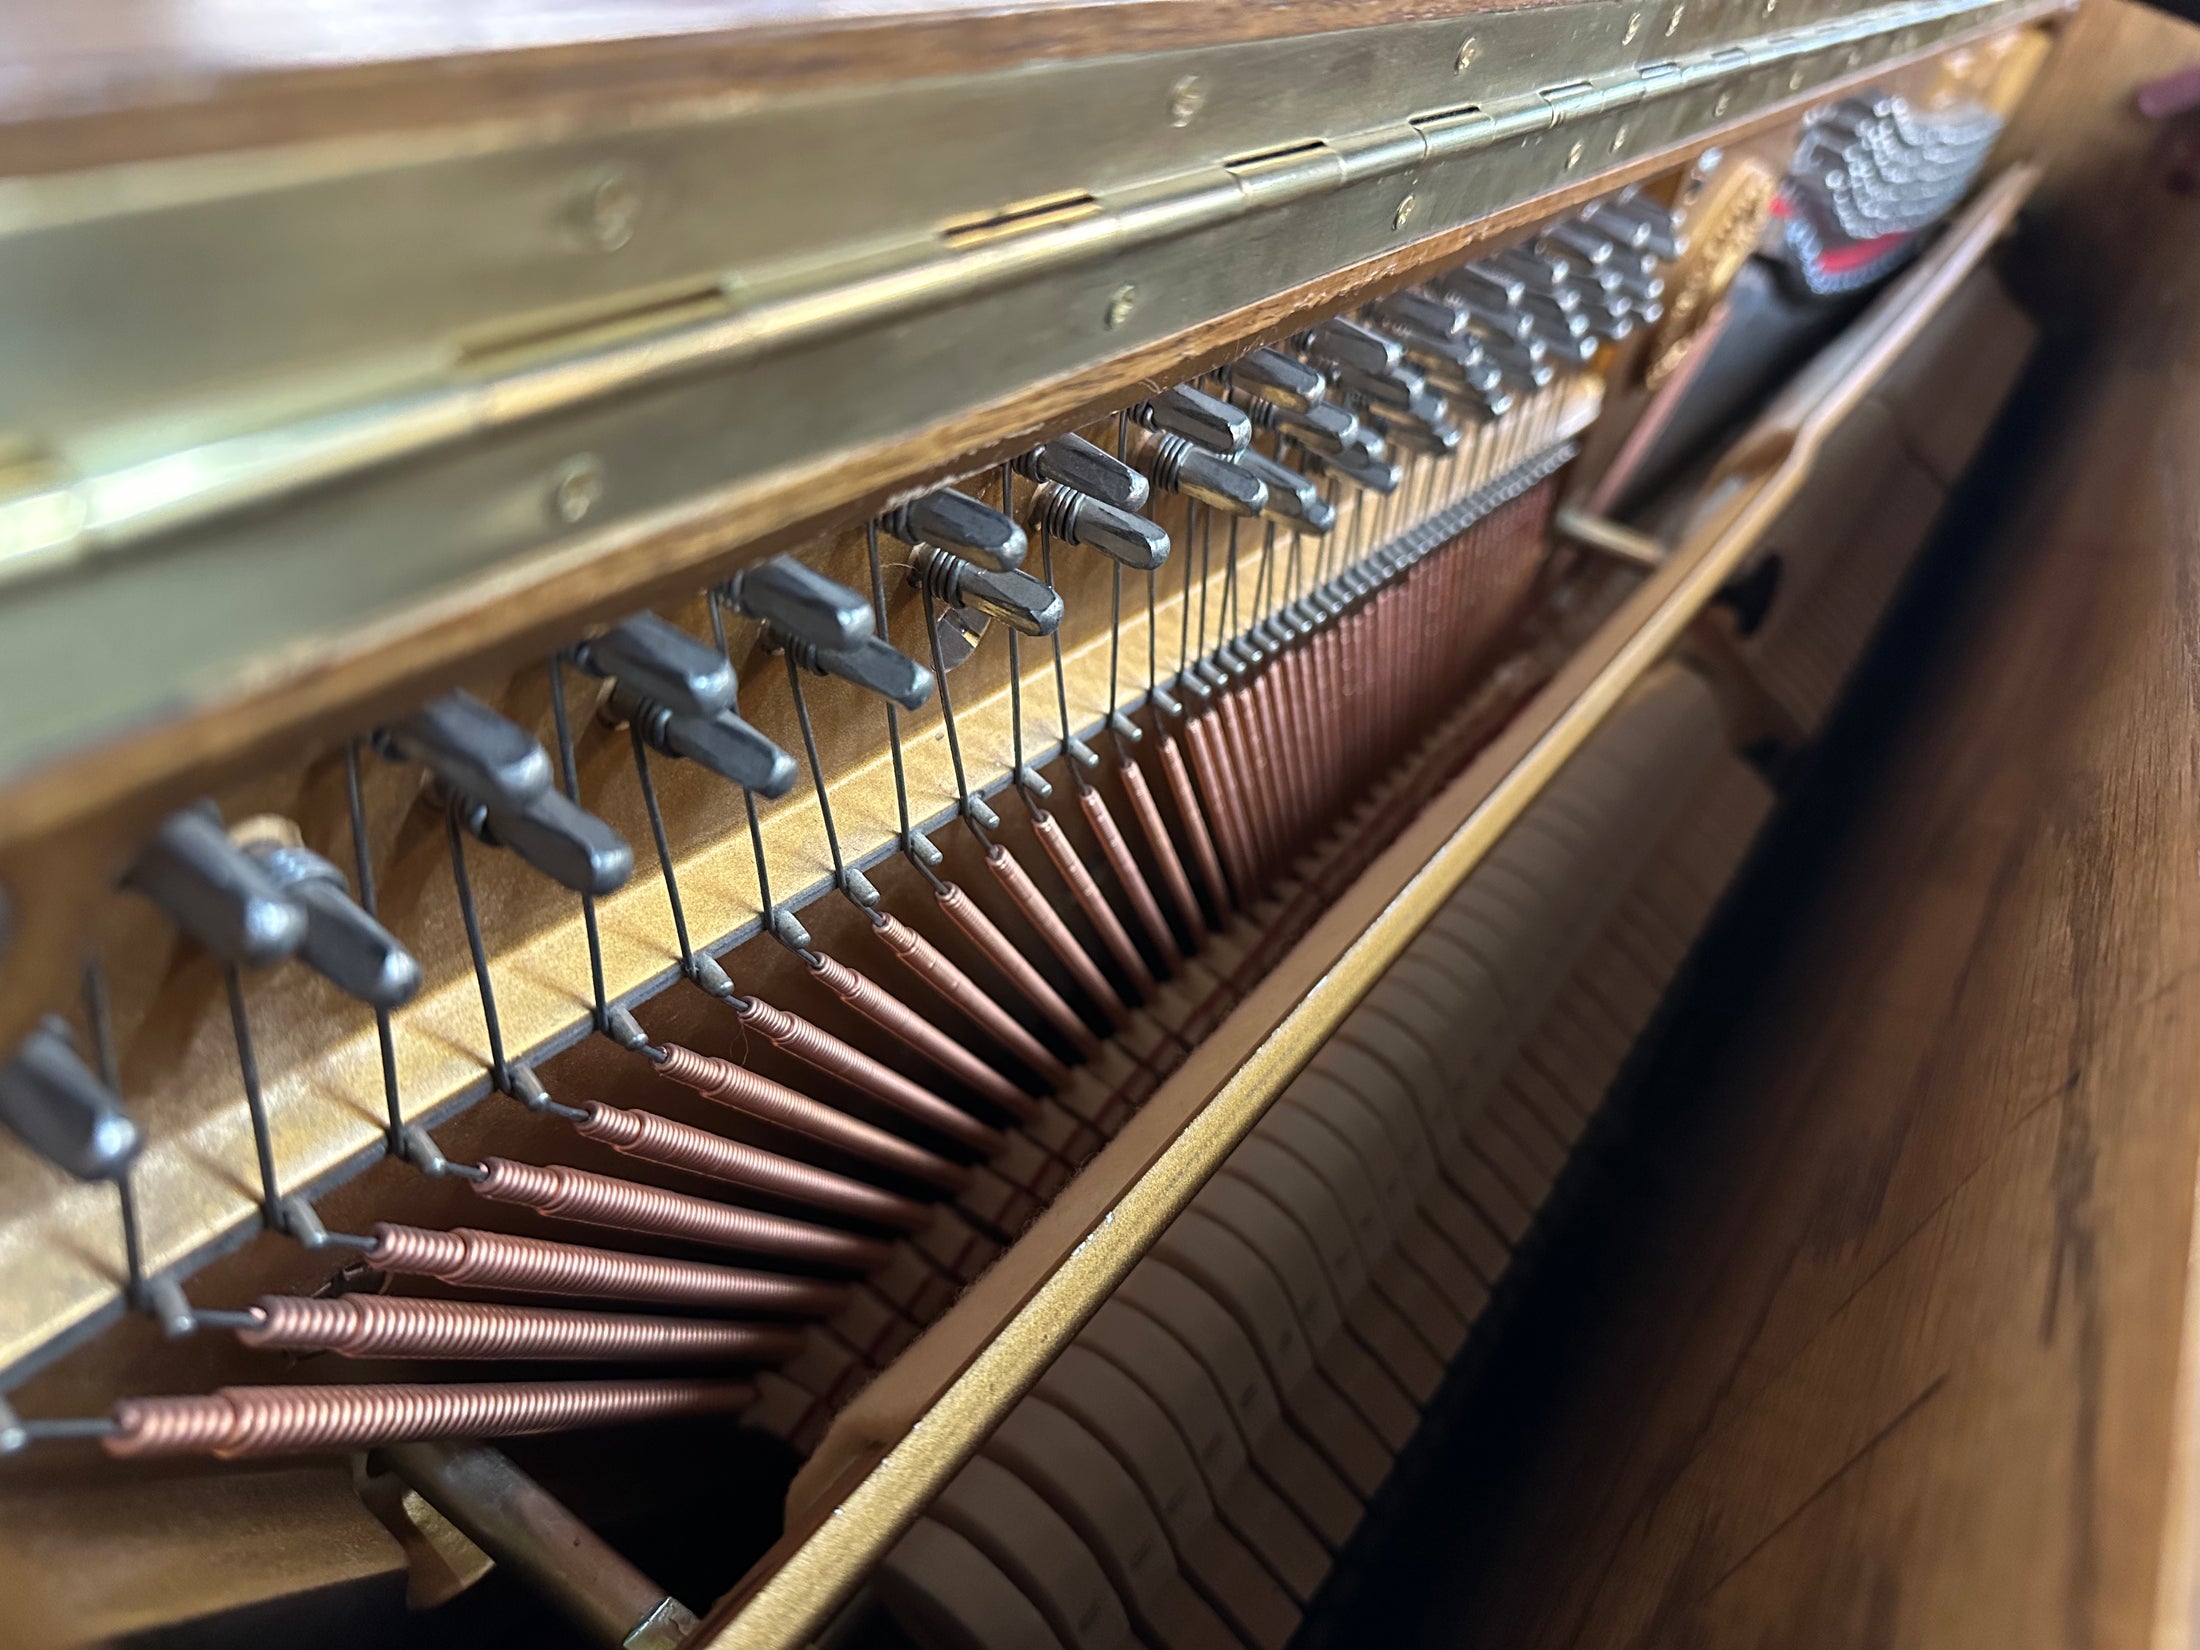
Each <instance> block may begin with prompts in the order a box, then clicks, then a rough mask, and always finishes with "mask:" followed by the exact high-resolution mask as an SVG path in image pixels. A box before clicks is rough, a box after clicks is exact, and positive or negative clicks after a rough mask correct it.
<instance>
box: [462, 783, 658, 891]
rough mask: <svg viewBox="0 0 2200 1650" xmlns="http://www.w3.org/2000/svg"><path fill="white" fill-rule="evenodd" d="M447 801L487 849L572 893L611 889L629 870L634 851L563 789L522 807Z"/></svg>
mask: <svg viewBox="0 0 2200 1650" xmlns="http://www.w3.org/2000/svg"><path fill="white" fill-rule="evenodd" d="M452 800H453V803H454V805H455V807H456V808H457V811H458V820H459V823H460V824H461V825H463V826H465V827H466V829H467V830H469V831H471V832H472V833H473V834H474V835H475V836H477V837H479V838H480V839H481V840H482V841H483V842H486V843H488V844H489V846H490V847H492V848H509V849H510V850H511V851H512V852H513V853H515V854H517V855H518V856H519V857H520V858H521V859H523V860H525V861H526V862H527V863H528V864H529V865H531V866H533V867H534V868H535V869H536V870H538V871H540V872H541V873H542V874H543V875H544V876H546V877H548V878H549V879H550V880H551V881H552V882H555V883H557V884H558V885H559V886H560V887H563V888H570V889H572V890H573V892H574V893H576V894H591V895H595V896H598V897H600V896H602V895H605V894H610V893H615V892H616V891H617V890H618V889H620V888H621V887H623V886H624V885H625V883H626V879H627V878H628V877H629V876H630V875H632V874H633V871H634V850H633V849H632V848H629V847H628V846H627V844H626V839H625V838H624V837H622V836H620V835H619V833H618V832H616V831H614V830H613V829H612V828H611V827H610V826H608V825H606V824H605V823H604V822H603V821H602V820H600V819H598V818H597V817H596V816H595V815H594V814H592V813H590V812H588V810H587V809H585V808H583V807H582V806H581V805H580V804H579V803H577V802H575V801H573V800H572V799H571V798H569V797H568V796H567V795H566V794H565V793H564V792H563V791H560V790H548V791H545V792H543V793H542V795H540V796H538V797H536V798H535V800H534V801H532V802H530V803H528V804H527V806H526V807H524V808H494V807H491V806H489V805H488V804H487V803H483V802H477V801H475V800H473V799H472V798H471V797H455V796H454V797H453V799H452Z"/></svg>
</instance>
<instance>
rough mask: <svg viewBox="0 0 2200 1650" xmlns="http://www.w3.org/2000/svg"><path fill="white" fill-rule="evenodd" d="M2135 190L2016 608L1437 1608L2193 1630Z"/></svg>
mask: <svg viewBox="0 0 2200 1650" xmlns="http://www.w3.org/2000/svg"><path fill="white" fill-rule="evenodd" d="M2122 187H2124V188H2125V189H2127V190H2130V191H2134V192H2137V191H2145V192H2146V193H2145V194H2144V196H2143V201H2144V205H2145V207H2146V209H2147V210H2148V212H2149V213H2150V214H2151V217H2152V220H2153V224H2154V227H2155V228H2156V229H2157V231H2158V235H2157V237H2156V238H2155V240H2154V242H2153V245H2152V247H2151V249H2150V248H2148V247H2146V246H2144V245H2140V246H2135V247H2133V248H2131V249H2130V250H2131V251H2132V253H2133V254H2134V256H2133V257H2132V260H2131V262H2130V263H2129V264H2127V266H2126V268H2127V272H2128V276H2129V285H2128V287H2127V290H2126V293H2125V301H2124V303H2123V305H2122V307H2121V309H2120V310H2119V312H2118V313H2117V314H2116V315H2115V316H2114V324H2113V326H2112V327H2110V328H2109V329H2108V330H2107V332H2106V334H2105V336H2104V337H2103V339H2102V341H2101V348H2100V351H2099V353H2098V355H2097V357H2096V358H2095V359H2094V360H2093V362H2092V363H2091V365H2090V367H2089V369H2088V371H2087V373H2086V375H2085V376H2084V378H2083V379H2082V381H2081V386H2082V387H2080V388H2079V389H2077V390H2076V391H2074V392H2073V395H2072V397H2071V399H2070V402H2069V404H2068V405H2067V407H2066V409H2065V411H2066V414H2067V417H2066V419H2065V420H2064V421H2062V422H2061V423H2060V426H2059V428H2060V434H2059V435H2058V437H2057V440H2056V443H2055V446H2054V449H2053V452H2052V455H2051V457H2050V459H2049V461H2048V462H2046V463H2044V464H2041V465H2039V466H2037V467H2035V468H2033V469H2032V470H2031V472H2030V473H2028V474H2027V475H2025V476H2024V477H2023V478H2022V491H2021V493H2020V494H2019V496H2018V498H2017V499H2016V501H2015V503H2014V505H2013V507H2012V508H2011V509H2010V511H2009V513H2008V517H2007V519H2008V521H2009V522H2010V523H2011V524H2012V525H2011V528H2010V531H2009V533H2008V536H2007V540H2006V542H2004V543H2002V544H2001V545H2000V546H1999V548H1998V550H1997V551H1996V552H1995V553H1994V559H1993V561H1992V562H1991V564H1990V574H1989V576H1988V578H1987V580H1986V582H1985V586H1984V588H1985V599H1984V600H1983V602H1982V605H1981V610H1980V611H1979V612H1978V613H1977V614H1976V615H1975V618H1974V619H1973V620H1971V621H1970V622H1967V623H1965V624H1963V625H1962V626H1961V628H1960V630H1959V634H1960V635H1961V638H1962V640H1961V644H1960V646H1959V647H1958V648H1957V649H1956V650H1955V651H1954V652H1953V654H1952V656H1951V657H1950V658H1949V659H1948V660H1947V662H1946V664H1945V665H1944V666H1943V667H1941V668H1938V669H1937V670H1936V671H1935V672H1934V673H1932V675H1931V676H1930V677H1929V679H1928V682H1927V684H1926V686H1925V688H1924V689H1923V690H1922V691H1921V693H1920V695H1919V702H1920V704H1921V705H1929V706H1930V708H1929V709H1921V710H1920V711H1918V712H1917V713H1916V714H1915V715H1914V716H1913V717H1912V718H1911V720H1910V722H1909V723H1908V727H1907V731H1906V733H1905V735H1904V737H1903V739H1902V740H1901V742H1900V743H1899V744H1898V746H1897V747H1896V748H1895V750H1894V751H1893V752H1892V753H1891V754H1890V757H1889V759H1888V761H1887V763H1886V765H1885V767H1884V768H1883V769H1881V770H1880V771H1879V774H1878V776H1877V777H1876V778H1875V780H1874V781H1873V783H1872V786H1871V790H1870V793H1869V796H1868V798H1867V799H1866V800H1865V801H1864V803H1863V806H1862V813H1861V825H1860V828H1859V829H1858V830H1857V831H1855V832H1854V833H1853V834H1852V835H1851V836H1849V837H1848V838H1847V839H1845V841H1844V844H1843V846H1842V848H1841V850H1840V853H1839V856H1838V858H1837V860H1836V862H1835V863H1834V865H1833V866H1832V867H1831V869H1830V872H1829V874H1828V876H1827V878H1826V880H1825V882H1824V884H1823V889H1822V892H1821V894H1820V896H1819V897H1817V898H1816V899H1814V901H1813V902H1812V903H1811V904H1810V905H1809V906H1808V908H1807V909H1805V910H1804V911H1803V912H1802V914H1801V917H1800V920H1798V921H1797V922H1796V924H1795V925H1794V927H1793V929H1792V931H1791V935H1790V944H1789V948H1788V949H1787V951H1786V952H1785V954H1784V955H1783V956H1781V958H1780V959H1779V960H1778V962H1777V965H1776V968H1775V973H1774V977H1773V979H1772V981H1771V982H1770V984H1769V985H1768V987H1767V988H1766V990H1765V993H1764V994H1763V996H1762V997H1761V998H1760V999H1759V1001H1760V1002H1761V1003H1762V1004H1763V1005H1764V1006H1763V1007H1762V1009H1761V1011H1760V1012H1759V1013H1758V1014H1757V1015H1756V1016H1755V1017H1754V1019H1753V1021H1752V1023H1751V1024H1750V1025H1749V1026H1748V1028H1747V1030H1746V1032H1745V1033H1744V1034H1743V1036H1742V1037H1741V1038H1740V1039H1738V1041H1737V1042H1736V1043H1735V1044H1734V1045H1732V1046H1730V1047H1729V1048H1728V1049H1727V1050H1726V1051H1725V1052H1724V1053H1723V1054H1722V1056H1721V1058H1720V1059H1719V1061H1718V1063H1717V1065H1716V1067H1715V1069H1714V1070H1713V1071H1712V1072H1710V1073H1707V1074H1706V1081H1707V1083H1708V1088H1707V1091H1706V1092H1705V1094H1704V1096H1703V1100H1702V1112H1701V1115H1702V1117H1703V1118H1704V1119H1706V1122H1705V1124H1704V1126H1702V1127H1699V1128H1696V1129H1692V1130H1691V1131H1690V1141H1691V1144H1692V1146H1694V1147H1695V1150H1694V1151H1693V1152H1692V1153H1691V1154H1690V1155H1688V1156H1686V1157H1685V1158H1684V1159H1683V1160H1682V1161H1680V1162H1679V1163H1678V1164H1677V1166H1675V1167H1674V1168H1673V1169H1672V1170H1671V1171H1670V1172H1669V1174H1668V1175H1667V1176H1666V1177H1665V1179H1664V1181H1663V1182H1662V1183H1661V1184H1660V1186H1659V1188H1658V1189H1657V1191H1656V1192H1655V1193H1654V1194H1652V1195H1650V1196H1649V1197H1648V1198H1647V1199H1646V1200H1645V1202H1644V1203H1643V1204H1642V1205H1641V1206H1640V1207H1639V1208H1638V1209H1637V1210H1636V1211H1635V1212H1634V1213H1633V1214H1632V1215H1631V1216H1630V1218H1629V1219H1628V1222H1627V1224H1626V1227H1625V1229H1624V1231H1623V1232H1622V1233H1621V1234H1620V1241H1621V1246H1622V1248H1624V1249H1631V1250H1632V1254H1631V1256H1630V1258H1629V1259H1628V1260H1626V1261H1625V1262H1623V1263H1622V1264H1621V1269H1620V1272H1619V1274H1618V1277H1617V1279H1616V1280H1615V1283H1614V1286H1613V1288H1612V1289H1611V1291H1610V1292H1609V1294H1604V1293H1600V1294H1599V1295H1598V1297H1597V1299H1598V1300H1600V1301H1603V1302H1605V1303H1607V1304H1610V1305H1612V1306H1613V1311H1612V1313H1611V1315H1610V1316H1609V1317H1607V1318H1604V1319H1602V1320H1600V1321H1597V1322H1595V1323H1594V1325H1593V1327H1590V1328H1588V1329H1586V1330H1585V1331H1584V1332H1583V1334H1582V1336H1581V1337H1580V1343H1579V1353H1580V1361H1579V1363H1578V1365H1577V1367H1576V1370H1575V1373H1574V1374H1573V1375H1572V1376H1571V1377H1570V1378H1569V1381H1568V1385H1567V1388H1566V1391H1565V1394H1564V1396H1563V1398H1562V1399H1561V1401H1560V1405H1559V1408H1560V1412H1561V1414H1562V1416H1563V1419H1562V1420H1561V1421H1560V1422H1559V1423H1558V1425H1557V1426H1556V1427H1555V1428H1554V1433H1553V1436H1552V1437H1551V1438H1550V1439H1549V1440H1547V1441H1546V1442H1545V1444H1544V1445H1543V1446H1541V1447H1539V1448H1538V1449H1537V1450H1536V1451H1535V1452H1534V1454H1533V1455H1532V1457H1531V1461H1530V1470H1529V1473H1528V1477H1529V1480H1530V1482H1531V1483H1532V1485H1533V1488H1532V1490H1530V1492H1529V1493H1528V1494H1527V1495H1526V1496H1525V1497H1524V1499H1523V1504H1521V1505H1519V1506H1516V1507H1508V1508H1507V1509H1506V1510H1505V1513H1504V1516H1503V1518H1502V1519H1501V1520H1500V1522H1501V1523H1502V1525H1503V1527H1504V1528H1506V1529H1507V1530H1508V1531H1509V1532H1511V1533H1510V1534H1509V1535H1508V1536H1507V1537H1506V1538H1505V1539H1504V1540H1503V1541H1502V1542H1501V1543H1500V1547H1499V1550H1498V1551H1497V1552H1495V1553H1493V1554H1490V1555H1488V1562H1487V1565H1486V1568H1484V1572H1483V1573H1484V1574H1486V1575H1487V1576H1488V1577H1490V1578H1491V1579H1490V1580H1489V1582H1488V1583H1487V1586H1486V1589H1485V1590H1484V1591H1483V1592H1482V1593H1481V1595H1480V1596H1479V1597H1477V1598H1476V1600H1475V1601H1474V1602H1473V1603H1472V1604H1471V1605H1470V1606H1469V1607H1466V1608H1464V1609H1451V1608H1448V1607H1447V1608H1446V1609H1445V1610H1444V1613H1443V1617H1442V1619H1441V1622H1440V1623H1439V1621H1438V1619H1437V1618H1436V1617H1435V1616H1434V1615H1431V1616H1430V1617H1429V1618H1427V1619H1426V1622H1425V1625H1426V1627H1427V1632H1426V1635H1425V1639H1412V1638H1410V1637H1409V1638H1408V1640H1407V1641H1408V1642H1443V1643H1459V1644H1469V1643H1472V1644H1505V1645H1508V1646H1522V1647H1537V1646H1557V1645H1565V1646H1568V1647H1570V1650H1599V1647H1606V1646H1628V1647H1630V1650H1662V1647H1666V1646H1682V1645H1686V1646H1690V1647H1692V1650H1696V1647H1712V1650H1717V1647H1723V1646H1737V1647H1738V1646H1751V1647H1754V1646H1760V1645H1810V1646H1829V1647H1830V1646H1847V1645H1871V1646H1874V1647H1895V1646H1910V1645H1932V1646H1973V1645H1976V1646H1986V1645H1994V1646H1997V1647H2002V1646H2012V1645H2015V1646H2024V1645H2066V1646H2139V1645H2162V1646H2167V1645H2171V1644H2187V1643H2190V1642H2191V1639H2192V1631H2193V1622H2194V1619H2195V1617H2194V1610H2193V1603H2194V1600H2193V1593H2192V1554H2193V1550H2194V1546H2193V1544H2194V1534H2195V1530H2194V1523H2193V1519H2192V1516H2191V1494H2192V1472H2191V1462H2192V1458H2193V1443H2194V1434H2193V1415H2192V1407H2193V1406H2192V1399H2191V1391H2192V1377H2193V1359H2194V1353H2195V1345H2194V1336H2193V1330H2194V1326H2193V1322H2192V1313H2191V1310H2190V1306H2191V1295H2190V1278H2191V1275H2192V1269H2191V1268H2192V1262H2191V1254H2192V1250H2191V1244H2192V1239H2193V1236H2194V1227H2193V1218H2192V1214H2193V1194H2194V1186H2195V1169H2196V1164H2200V1108H2196V1107H2195V1105H2194V1103H2193V1096H2194V1092H2195V1078H2196V1076H2200V905H2196V899H2195V889H2194V870H2195V866H2196V864H2200V818H2196V803H2200V794H2196V793H2200V773H2196V771H2195V761H2194V751H2195V748H2196V742H2195V731H2196V730H2195V713H2196V709H2200V700H2196V697H2195V693H2194V688H2193V682H2194V679H2195V678H2194V661H2195V657H2196V643H2200V613H2196V608H2195V598H2194V590H2195V571H2196V568H2200V483H2196V481H2195V472H2194V467H2193V465H2192V462H2191V456H2190V455H2191V454H2192V453H2193V452H2194V451H2195V450H2200V397H2196V396H2195V394H2194V391H2193V383H2194V379H2193V371H2194V367H2195V365H2196V364H2200V270H2196V269H2195V267H2194V264H2193V260H2192V258H2191V247H2192V246H2193V245H2194V236H2195V233H2196V231H2200V213H2196V212H2195V209H2194V207H2193V205H2192V204H2191V203H2190V202H2189V201H2181V200H2177V199H2175V198H2172V197H2170V196H2169V195H2167V194H2166V193H2164V192H2162V191H2161V190H2160V189H2159V186H2158V182H2157V180H2156V179H2155V178H2153V177H2152V176H2150V175H2148V173H2147V172H2146V171H2145V170H2144V168H2141V169H2139V170H2137V171H2136V173H2135V174H2133V175H2129V176H2127V177H2125V178H2124V179H2123V182H2122ZM1585 1309H1586V1308H1585ZM1475 1562H1476V1563H1477V1565H1478V1566H1481V1565H1482V1560H1481V1559H1480V1558H1477V1559H1476V1561H1475Z"/></svg>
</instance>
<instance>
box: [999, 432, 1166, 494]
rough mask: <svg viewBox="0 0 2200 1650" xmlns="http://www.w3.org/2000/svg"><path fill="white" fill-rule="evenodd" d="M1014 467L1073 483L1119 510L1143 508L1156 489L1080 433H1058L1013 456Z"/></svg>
mask: <svg viewBox="0 0 2200 1650" xmlns="http://www.w3.org/2000/svg"><path fill="white" fill-rule="evenodd" d="M1011 468H1013V469H1014V470H1015V471H1016V473H1017V474H1018V475H1021V476H1028V477H1030V478H1031V479H1032V480H1033V481H1058V482H1060V483H1061V484H1062V485H1063V486H1065V487H1074V488H1075V489H1076V490H1077V491H1078V492H1080V493H1083V494H1084V495H1085V496H1086V497H1087V498H1096V499H1098V500H1099V501H1100V502H1101V503H1103V504H1112V505H1114V506H1115V508H1117V509H1118V510H1132V511H1137V510H1143V509H1144V508H1145V507H1146V500H1147V499H1148V498H1149V497H1150V496H1151V495H1152V492H1153V489H1152V488H1151V487H1150V486H1148V485H1147V482H1146V478H1145V477H1144V476H1142V475H1140V474H1139V473H1138V472H1137V471H1136V470H1134V469H1132V468H1131V467H1130V466H1129V465H1128V464H1125V463H1124V462H1123V461H1122V460H1121V459H1119V458H1117V457H1116V456H1115V455H1114V454H1113V453H1111V452H1108V451H1106V450H1104V449H1103V448H1100V447H1096V446H1094V445H1093V444H1092V443H1091V442H1089V441H1087V440H1086V439H1085V438H1084V437H1083V436H1081V435H1058V436H1056V437H1055V438H1054V439H1053V440H1051V441H1048V442H1045V443H1043V444H1041V445H1040V446H1037V447H1034V448H1032V449H1031V451H1030V452H1028V453H1025V454H1023V455H1022V456H1021V457H1020V458H1017V459H1014V460H1012V461H1011Z"/></svg>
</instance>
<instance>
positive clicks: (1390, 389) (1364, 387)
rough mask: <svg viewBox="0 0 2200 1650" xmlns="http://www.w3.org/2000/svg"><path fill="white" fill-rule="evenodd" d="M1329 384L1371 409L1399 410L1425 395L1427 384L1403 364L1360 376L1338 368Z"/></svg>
mask: <svg viewBox="0 0 2200 1650" xmlns="http://www.w3.org/2000/svg"><path fill="white" fill-rule="evenodd" d="M1331 382H1332V383H1333V384H1334V385H1335V386H1336V387H1337V388H1338V389H1339V390H1342V391H1343V392H1345V393H1346V394H1348V395H1352V396H1356V397H1357V398H1358V399H1360V400H1361V401H1364V402H1366V403H1367V404H1368V405H1370V406H1374V407H1403V406H1406V405H1407V404H1408V403H1410V402H1411V401H1412V399H1413V398H1414V397H1415V396H1417V395H1425V394H1426V393H1427V392H1428V380H1427V379H1426V378H1423V377H1422V376H1421V374H1420V373H1419V372H1417V371H1416V370H1415V369H1414V368H1412V367H1409V366H1407V365H1406V364H1405V363H1404V362H1403V361H1401V362H1399V363H1398V365H1396V366H1394V367H1389V368H1386V369H1385V370H1383V371H1381V372H1361V371H1360V370H1359V369H1358V368H1356V367H1339V368H1338V369H1337V371H1336V374H1335V376H1334V377H1333V378H1332V379H1331Z"/></svg>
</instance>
